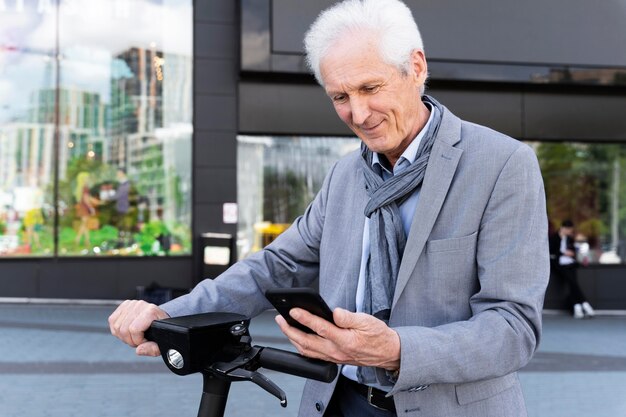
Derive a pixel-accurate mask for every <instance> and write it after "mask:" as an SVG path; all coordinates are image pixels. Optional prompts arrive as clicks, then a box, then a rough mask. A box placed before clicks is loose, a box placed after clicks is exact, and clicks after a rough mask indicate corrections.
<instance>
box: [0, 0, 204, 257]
mask: <svg viewBox="0 0 626 417" xmlns="http://www.w3.org/2000/svg"><path fill="white" fill-rule="evenodd" d="M18 3H19V7H18V6H15V7H13V4H12V3H9V2H2V3H0V4H2V5H4V7H0V63H1V65H0V156H1V161H2V162H1V163H0V199H1V201H0V202H1V207H0V236H1V237H0V256H20V255H23V254H26V253H28V254H32V255H37V256H42V255H46V254H48V255H51V254H54V252H55V247H54V241H55V239H54V237H55V236H54V233H55V228H54V224H55V221H54V218H55V212H54V207H55V203H56V207H57V209H58V228H57V229H56V232H57V234H56V238H57V243H58V245H57V247H56V251H57V253H58V254H59V255H69V256H75V255H120V254H121V255H146V254H149V255H164V254H187V253H190V251H191V238H190V225H191V201H190V199H191V169H190V167H191V135H192V130H193V129H192V125H191V120H192V119H191V112H192V105H191V103H192V99H191V95H192V85H191V79H192V77H191V71H192V68H191V65H192V64H191V62H192V59H191V53H192V51H191V47H192V34H191V28H192V24H191V21H192V2H191V0H160V1H159V0H157V1H149V0H115V1H109V0H72V1H64V2H60V3H57V2H39V1H29V0H25V1H23V2H16V3H15V4H16V5H18ZM44 3H45V4H44ZM42 4H44V6H45V7H43V6H42ZM57 4H60V6H57ZM57 7H59V9H57ZM57 13H58V16H57ZM57 18H58V22H59V24H58V25H57ZM57 41H58V45H59V49H58V51H57V50H56V49H55V48H56V44H57ZM57 58H58V59H57ZM57 68H58V75H59V77H58V82H57ZM55 134H56V138H57V141H56V143H55ZM55 169H56V171H57V173H56V175H57V176H56V177H55ZM55 178H56V179H57V181H56V183H55Z"/></svg>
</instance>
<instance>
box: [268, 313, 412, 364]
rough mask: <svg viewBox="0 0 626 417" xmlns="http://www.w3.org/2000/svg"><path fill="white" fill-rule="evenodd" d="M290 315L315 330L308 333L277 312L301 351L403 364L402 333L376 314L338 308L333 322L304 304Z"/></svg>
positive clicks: (345, 360) (321, 356)
mask: <svg viewBox="0 0 626 417" xmlns="http://www.w3.org/2000/svg"><path fill="white" fill-rule="evenodd" d="M290 315H291V317H293V318H294V319H295V320H297V321H299V322H300V323H302V324H304V325H305V326H307V327H308V328H310V329H311V330H313V331H314V332H315V334H309V333H304V332H302V331H300V330H298V329H296V328H294V327H291V326H289V325H288V324H287V322H286V321H285V319H284V318H283V317H282V316H280V315H279V316H276V323H278V325H279V326H280V329H281V330H282V331H283V333H285V335H286V336H287V337H288V338H289V340H290V341H291V343H292V344H293V345H294V346H295V347H296V349H298V352H299V353H300V354H301V355H304V356H307V357H310V358H317V359H322V360H325V361H329V362H334V363H340V364H348V365H357V366H374V367H378V368H384V369H387V370H390V371H394V370H396V369H398V368H399V367H400V336H398V333H396V332H395V331H394V330H393V329H391V328H389V327H388V326H387V324H385V322H383V321H382V320H379V319H377V318H376V317H374V316H371V315H369V314H365V313H351V312H349V311H347V310H344V309H342V308H336V309H335V310H334V311H333V319H334V321H335V325H333V324H332V323H330V322H328V321H326V320H324V319H322V318H321V317H318V316H315V315H313V314H311V313H309V312H308V311H306V310H303V309H301V308H294V309H292V310H291V311H290Z"/></svg>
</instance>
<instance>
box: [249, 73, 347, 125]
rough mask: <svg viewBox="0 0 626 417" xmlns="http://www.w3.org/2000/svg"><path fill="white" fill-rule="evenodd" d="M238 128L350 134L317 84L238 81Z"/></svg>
mask: <svg viewBox="0 0 626 417" xmlns="http://www.w3.org/2000/svg"><path fill="white" fill-rule="evenodd" d="M239 128H240V131H241V132H242V133H275V134H296V133H297V134H302V135H307V134H310V135H324V134H326V135H349V134H351V131H350V130H349V129H348V128H347V127H346V126H345V125H344V124H343V122H342V121H341V120H340V119H339V117H338V116H337V114H336V113H335V110H334V109H333V107H332V104H331V102H330V99H329V98H328V97H327V96H326V94H325V93H324V90H323V89H322V88H321V87H319V86H317V85H296V84H278V83H253V82H245V83H241V84H240V86H239Z"/></svg>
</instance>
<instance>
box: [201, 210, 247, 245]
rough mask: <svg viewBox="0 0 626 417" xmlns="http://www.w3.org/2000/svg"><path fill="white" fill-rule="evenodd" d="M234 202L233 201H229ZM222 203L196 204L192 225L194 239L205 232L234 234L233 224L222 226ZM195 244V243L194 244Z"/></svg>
mask: <svg viewBox="0 0 626 417" xmlns="http://www.w3.org/2000/svg"><path fill="white" fill-rule="evenodd" d="M230 201H231V202H234V201H235V200H230ZM222 210H223V205H222V203H196V205H195V210H194V214H195V216H196V217H195V218H196V222H195V224H194V229H195V230H194V232H195V233H194V239H195V238H197V237H198V236H200V234H202V233H205V232H216V233H230V234H233V236H234V235H235V233H236V229H237V226H236V225H234V224H224V222H223V217H222V215H223V211H222ZM194 243H195V242H194Z"/></svg>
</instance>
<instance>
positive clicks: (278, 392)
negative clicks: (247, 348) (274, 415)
mask: <svg viewBox="0 0 626 417" xmlns="http://www.w3.org/2000/svg"><path fill="white" fill-rule="evenodd" d="M227 376H228V377H229V378H231V379H232V380H233V381H235V380H240V381H251V382H254V383H255V384H257V385H258V386H259V387H261V388H263V389H264V390H265V391H267V392H268V393H270V394H272V395H273V396H274V397H276V398H278V399H279V400H280V405H281V407H283V408H284V407H287V395H286V394H285V391H283V390H282V389H280V387H279V386H278V385H276V384H275V383H274V382H272V380H271V379H269V378H268V377H266V376H265V375H263V374H262V373H260V372H257V371H248V370H247V369H241V368H237V369H234V370H233V371H231V372H229V373H228V374H227Z"/></svg>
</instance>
